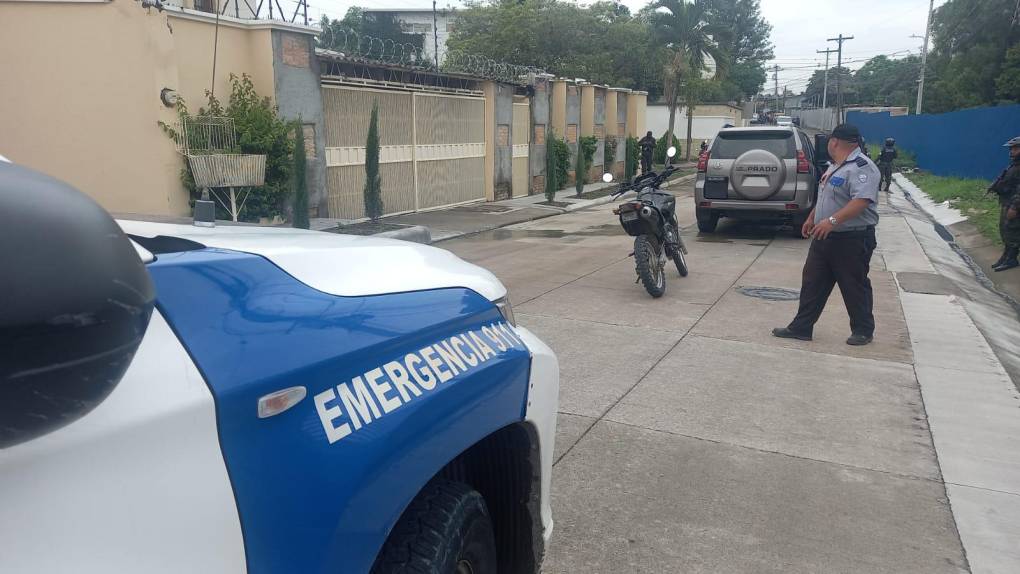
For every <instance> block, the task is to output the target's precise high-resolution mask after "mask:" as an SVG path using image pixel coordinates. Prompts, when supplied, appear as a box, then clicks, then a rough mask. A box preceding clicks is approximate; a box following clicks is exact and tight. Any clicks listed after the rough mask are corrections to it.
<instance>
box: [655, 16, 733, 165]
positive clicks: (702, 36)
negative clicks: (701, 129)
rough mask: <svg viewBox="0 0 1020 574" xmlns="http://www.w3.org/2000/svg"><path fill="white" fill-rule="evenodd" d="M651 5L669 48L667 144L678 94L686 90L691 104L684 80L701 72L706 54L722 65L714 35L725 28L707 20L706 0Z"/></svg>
mask: <svg viewBox="0 0 1020 574" xmlns="http://www.w3.org/2000/svg"><path fill="white" fill-rule="evenodd" d="M653 6H654V9H653V12H652V14H651V19H652V25H653V26H654V28H655V30H656V33H657V34H658V35H659V37H660V38H661V39H662V40H663V41H664V42H665V44H666V48H668V49H669V51H670V58H669V63H668V64H667V65H666V70H665V80H664V82H663V87H664V88H665V89H664V92H665V97H666V103H667V105H668V106H669V129H668V130H666V147H669V144H670V143H671V142H672V141H673V126H674V124H675V123H676V108H677V105H678V104H679V102H680V98H681V95H684V93H685V92H686V93H687V95H684V99H685V100H688V101H687V103H688V104H690V103H691V102H690V101H689V100H691V99H692V98H691V97H690V94H692V93H693V91H694V90H690V89H688V90H685V89H684V82H685V81H686V80H687V79H688V78H690V77H698V76H700V75H701V72H702V71H703V70H704V69H705V60H706V58H712V59H713V60H715V62H716V65H717V66H720V65H722V62H723V53H722V50H721V49H720V48H719V44H718V43H716V41H715V40H714V39H713V37H715V36H716V35H717V34H719V33H720V32H722V33H725V32H724V30H722V29H721V27H720V26H718V25H717V24H715V23H713V22H711V21H710V20H709V11H710V1H709V0H690V1H687V0H657V2H656V3H655V4H654V5H653ZM690 108H691V106H690V105H688V115H690V114H691V110H690ZM688 120H690V118H688ZM688 125H689V122H688ZM689 129H690V128H688V131H689ZM688 139H690V133H688ZM688 147H690V145H688ZM667 161H668V159H667Z"/></svg>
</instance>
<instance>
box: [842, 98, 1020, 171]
mask: <svg viewBox="0 0 1020 574" xmlns="http://www.w3.org/2000/svg"><path fill="white" fill-rule="evenodd" d="M846 121H847V123H851V124H854V125H856V126H857V127H858V128H860V130H861V133H862V134H864V137H865V139H866V140H867V142H868V148H869V149H870V150H871V152H872V155H875V154H876V153H877V148H876V146H879V145H881V142H883V141H885V138H887V137H892V138H896V147H898V148H900V149H905V150H910V151H912V152H914V153H915V154H917V164H918V166H919V167H921V168H923V169H925V170H927V171H930V172H932V173H934V174H935V175H954V176H959V177H981V178H985V179H994V178H995V177H996V176H998V175H999V173H1000V172H1001V171H1002V170H1003V169H1004V168H1005V167H1006V165H1007V164H1008V163H1009V155H1008V153H1007V151H1006V148H1004V147H1002V144H1003V143H1005V142H1006V140H1008V139H1010V138H1013V137H1016V136H1020V105H1012V106H999V107H994V108H974V109H970V110H960V111H956V112H949V113H945V114H922V115H920V116H917V115H909V116H890V115H889V112H879V113H866V112H852V111H851V112H847V115H846Z"/></svg>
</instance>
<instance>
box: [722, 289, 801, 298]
mask: <svg viewBox="0 0 1020 574" xmlns="http://www.w3.org/2000/svg"><path fill="white" fill-rule="evenodd" d="M737 291H739V292H741V293H743V294H744V295H747V296H748V297H757V298H759V299H766V300H768V301H796V300H798V299H800V291H797V290H796V289H783V288H782V287H737Z"/></svg>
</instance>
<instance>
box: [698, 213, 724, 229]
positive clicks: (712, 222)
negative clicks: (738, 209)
mask: <svg viewBox="0 0 1020 574" xmlns="http://www.w3.org/2000/svg"><path fill="white" fill-rule="evenodd" d="M695 216H696V217H697V219H698V231H700V232H702V233H714V232H715V228H716V226H717V225H719V215H718V214H715V213H712V212H711V211H709V210H707V209H698V210H697V211H695Z"/></svg>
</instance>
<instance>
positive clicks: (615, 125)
mask: <svg viewBox="0 0 1020 574" xmlns="http://www.w3.org/2000/svg"><path fill="white" fill-rule="evenodd" d="M619 94H620V90H619V89H618V88H609V89H608V90H606V145H610V143H611V142H615V145H614V147H613V163H612V165H604V166H602V169H603V170H604V171H607V172H609V173H612V174H613V177H616V178H620V177H622V176H623V172H622V171H621V169H620V168H621V166H623V160H624V156H621V155H620V142H621V141H623V142H626V138H627V134H626V133H620V124H619V122H618V121H617V117H618V111H617V105H618V103H619V101H620V96H619ZM624 105H626V103H625V104H624ZM625 123H626V122H625ZM623 149H624V153H626V149H627V148H626V143H625V144H624V148H623Z"/></svg>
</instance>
